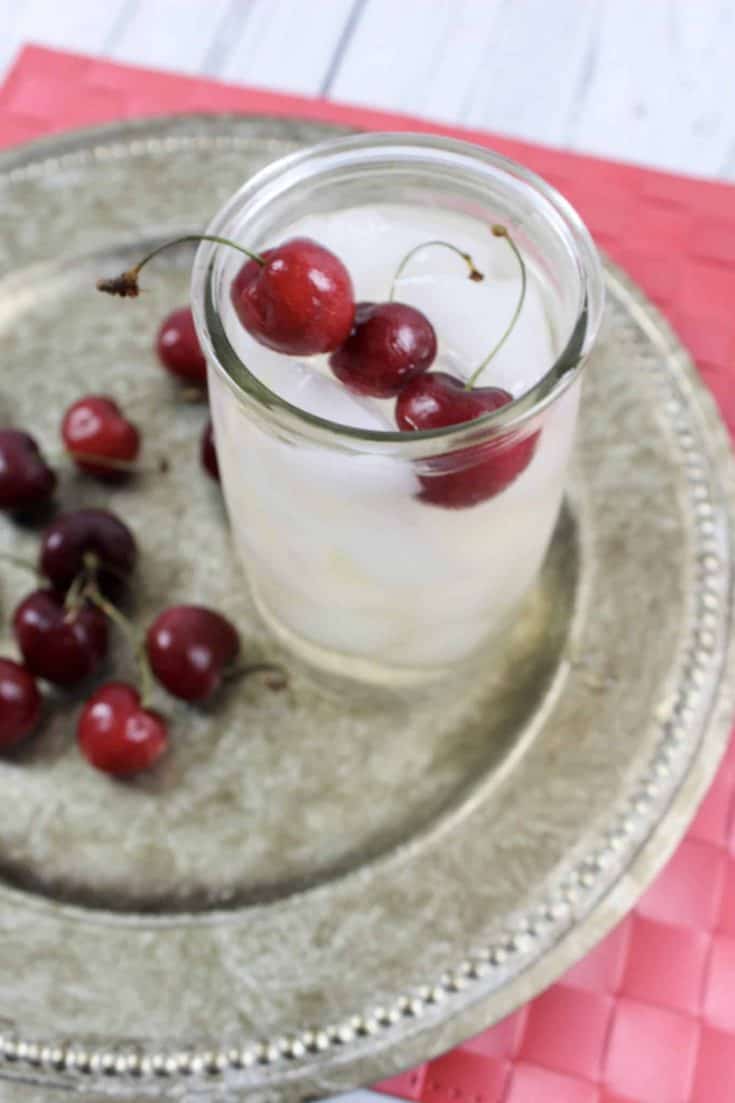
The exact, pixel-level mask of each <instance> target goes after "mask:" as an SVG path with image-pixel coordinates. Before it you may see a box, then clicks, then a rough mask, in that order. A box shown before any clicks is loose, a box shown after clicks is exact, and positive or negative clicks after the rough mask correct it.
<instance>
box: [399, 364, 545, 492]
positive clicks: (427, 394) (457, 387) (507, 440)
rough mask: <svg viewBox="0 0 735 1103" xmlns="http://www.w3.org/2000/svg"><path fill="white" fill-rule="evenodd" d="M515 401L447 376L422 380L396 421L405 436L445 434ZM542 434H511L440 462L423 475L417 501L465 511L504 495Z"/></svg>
mask: <svg viewBox="0 0 735 1103" xmlns="http://www.w3.org/2000/svg"><path fill="white" fill-rule="evenodd" d="M511 401H512V395H510V394H509V393H508V392H507V391H504V390H503V389H502V388H500V387H475V388H473V389H472V390H468V389H467V386H466V384H465V383H464V382H463V381H462V380H461V379H457V378H455V376H452V375H448V374H447V373H446V372H432V373H431V374H429V375H421V376H419V377H418V378H417V379H414V380H413V381H412V382H411V383H408V384H407V385H406V387H405V388H404V389H403V390H402V391H401V393H400V395H399V396H398V400H397V401H396V422H397V424H398V428H399V429H402V430H404V431H409V432H410V431H417V430H419V431H420V430H426V429H445V428H447V427H449V426H450V425H460V424H462V423H463V422H467V421H473V420H474V419H475V418H477V417H481V416H482V415H483V414H487V413H490V412H491V411H493V410H499V409H500V408H501V407H502V406H505V405H507V404H508V403H509V402H511ZM538 436H539V434H538V432H536V433H532V434H530V435H528V436H525V437H520V436H518V435H512V434H510V433H507V434H505V435H501V436H498V437H496V438H495V439H494V440H489V441H486V442H485V443H483V444H476V445H472V446H471V447H469V448H465V449H460V450H459V451H457V452H452V453H450V454H448V455H445V456H439V457H437V458H436V460H432V461H429V463H430V466H434V467H435V472H434V473H432V474H424V475H421V476H420V482H421V494H420V495H419V497H420V498H421V499H422V500H423V501H426V502H431V503H432V504H433V505H438V506H445V507H446V508H448V509H462V508H465V507H467V506H473V505H476V504H477V503H478V502H484V501H486V500H487V499H489V498H493V497H495V495H496V494H500V492H501V491H503V490H505V488H506V487H508V486H510V484H511V483H512V482H513V481H514V480H515V479H516V478H517V477H518V476H519V475H520V474H521V472H522V471H524V470H525V469H526V467H527V466H528V464H529V463H530V462H531V458H532V457H533V454H534V451H535V449H536V444H537V441H538Z"/></svg>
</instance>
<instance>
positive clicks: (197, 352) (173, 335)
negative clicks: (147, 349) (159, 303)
mask: <svg viewBox="0 0 735 1103" xmlns="http://www.w3.org/2000/svg"><path fill="white" fill-rule="evenodd" d="M156 352H157V353H158V358H159V360H160V361H161V363H162V364H163V366H164V368H166V369H167V370H168V371H170V372H171V374H172V375H175V376H178V378H179V379H183V380H185V381H186V382H187V383H196V384H199V385H200V386H203V387H204V386H206V383H207V361H206V360H205V358H204V353H203V352H202V348H201V345H200V344H199V338H198V337H197V332H196V329H195V328H194V318H193V317H192V313H191V310H189V307H188V306H182V307H180V309H178V310H172V311H171V313H170V314H169V315H168V316H167V317H166V318H164V320H163V322H162V323H161V328H160V329H159V331H158V336H157V337H156Z"/></svg>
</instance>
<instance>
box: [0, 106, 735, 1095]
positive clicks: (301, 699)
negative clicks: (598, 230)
mask: <svg viewBox="0 0 735 1103" xmlns="http://www.w3.org/2000/svg"><path fill="white" fill-rule="evenodd" d="M328 133H331V131H330V130H329V129H328V128H327V127H324V126H321V125H315V124H308V123H303V122H292V121H286V120H276V119H269V118H255V119H253V118H230V117H191V118H187V117H183V118H177V119H174V120H170V119H164V120H156V121H152V122H141V123H132V124H124V125H121V126H115V127H110V128H105V129H99V130H92V131H86V132H82V133H79V134H76V135H71V136H65V137H63V138H60V139H52V140H48V141H44V142H41V143H38V144H36V145H34V146H30V147H26V148H24V149H21V150H19V151H16V152H12V153H10V154H6V155H4V157H3V158H2V159H1V160H0V211H1V212H2V215H1V216H0V217H1V218H2V234H1V235H0V255H1V257H2V260H1V262H0V263H1V266H2V272H3V273H4V276H3V278H2V280H1V281H0V353H1V356H2V365H3V370H2V381H1V382H0V421H1V422H15V423H17V424H19V425H23V426H26V427H28V428H29V429H31V430H32V431H33V432H34V433H35V434H36V435H37V436H38V438H39V439H40V440H41V441H42V442H43V444H44V446H45V448H46V450H47V451H48V452H53V451H54V450H55V449H56V448H57V444H58V424H59V420H60V415H61V411H62V410H63V408H64V407H65V406H66V405H67V404H68V403H69V402H70V401H71V400H72V399H73V398H75V397H77V396H79V395H80V394H82V393H84V392H89V391H103V392H108V393H111V394H113V395H115V396H116V397H118V398H119V399H120V400H121V401H122V402H123V404H124V405H125V406H126V407H127V408H128V409H129V410H130V412H131V414H132V415H133V416H134V418H135V419H136V420H137V421H138V423H139V424H140V425H141V427H142V429H143V431H144V435H145V441H146V454H147V456H148V458H149V460H150V461H151V466H152V467H154V466H155V462H156V460H157V459H158V458H159V457H160V456H162V455H166V456H168V458H169V459H170V461H171V468H170V471H169V473H168V474H165V475H164V474H156V473H150V474H145V475H142V476H141V477H140V478H139V479H137V481H135V482H133V483H131V484H129V485H128V486H125V487H121V488H119V489H114V490H112V491H110V492H109V502H108V504H109V505H110V506H111V508H113V509H116V510H119V511H120V512H121V513H122V514H123V515H124V516H126V517H127V518H128V519H129V522H130V524H131V525H132V527H133V528H134V530H135V532H136V534H137V536H138V539H139V541H140V545H141V548H142V553H143V556H142V567H141V571H140V576H139V581H138V585H137V587H136V596H135V612H136V615H137V616H139V617H140V619H141V621H145V620H146V619H147V618H148V617H149V616H150V615H151V613H152V612H153V611H154V610H157V609H160V608H161V607H162V606H163V605H165V604H168V603H170V602H173V601H181V600H197V601H205V602H207V603H209V604H212V605H214V606H215V607H220V608H225V609H227V610H228V611H229V612H230V614H231V615H232V616H233V617H234V619H235V620H236V621H237V622H238V624H239V626H240V628H241V631H242V635H243V638H244V640H245V641H246V645H247V647H248V650H249V652H250V653H251V654H252V655H253V656H254V657H259V658H260V657H264V656H269V657H279V653H278V651H277V648H276V646H275V645H274V644H273V643H272V642H271V641H270V640H269V639H268V638H267V636H266V635H265V633H264V632H263V630H262V629H261V627H260V626H259V624H258V621H257V618H256V617H255V615H254V612H253V610H252V607H251V605H250V603H249V600H248V597H247V596H246V594H245V593H244V592H243V585H242V582H241V580H240V577H239V575H238V573H237V570H236V568H235V566H234V563H233V561H232V557H231V553H230V549H229V545H228V542H227V535H226V529H225V521H224V515H223V511H222V506H221V503H220V500H219V495H218V491H217V488H216V487H215V486H214V485H213V484H211V483H209V482H208V480H206V478H205V477H204V476H203V475H202V474H201V473H200V470H199V466H198V456H197V451H198V446H197V438H198V434H199V431H200V428H201V425H202V422H203V419H204V416H205V413H204V410H203V409H202V408H201V406H197V405H193V404H187V403H184V402H182V401H181V400H180V396H179V395H178V394H177V391H176V388H175V387H174V386H173V384H172V383H170V382H169V381H168V380H167V379H166V378H164V375H163V373H162V372H161V371H160V370H159V369H158V368H157V367H156V366H155V362H154V356H153V353H152V339H153V335H154V333H155V330H156V327H157V324H158V322H159V320H160V318H161V317H162V316H163V314H164V313H165V312H166V311H167V310H168V309H169V308H170V307H172V306H174V305H178V303H180V302H181V301H183V300H184V299H185V297H186V291H187V283H188V266H189V264H190V260H191V254H190V253H186V252H181V253H179V254H173V255H170V256H169V259H168V260H163V259H162V260H161V263H160V264H159V267H158V270H157V273H156V274H154V273H153V271H152V270H151V271H150V272H149V273H148V278H147V279H146V281H145V284H146V287H147V289H148V290H147V293H146V294H145V295H144V296H142V297H141V299H140V300H138V301H137V302H135V303H113V302H111V301H110V300H107V299H103V297H102V296H99V295H96V294H95V293H94V291H93V283H94V278H95V277H96V276H97V275H98V274H100V273H101V272H103V273H110V272H116V271H118V270H119V269H120V268H122V267H123V266H124V265H125V263H126V262H127V261H128V260H129V259H132V258H135V257H137V256H138V255H139V254H140V251H141V248H142V247H143V246H144V245H146V244H148V243H150V242H152V241H154V240H158V239H160V238H161V237H163V236H164V235H168V234H171V233H175V232H177V231H181V230H196V229H197V228H200V227H202V226H203V225H204V224H205V223H206V222H207V220H208V218H209V216H210V215H211V213H212V212H213V211H214V210H215V209H216V208H217V207H218V206H219V205H220V203H221V202H222V201H223V200H224V199H225V197H226V196H228V195H229V194H230V193H231V192H232V191H233V190H234V189H235V188H236V187H237V186H238V185H239V184H240V183H241V182H242V180H243V179H244V178H245V177H246V176H247V175H248V174H250V173H251V172H253V170H255V169H256V168H258V167H260V166H261V165H263V164H264V163H265V162H267V161H269V160H271V159H272V158H274V157H276V156H279V155H281V154H283V153H285V152H287V151H289V150H291V149H293V148H295V147H296V146H298V145H301V144H304V143H310V142H313V141H316V140H319V139H321V138H323V137H324V136H325V135H327V134H328ZM607 284H608V291H609V308H608V311H607V317H606V324H605V328H604V332H603V336H602V339H601V342H600V347H599V350H598V352H597V353H596V354H595V356H594V359H593V362H592V363H591V364H590V367H589V371H588V377H587V384H586V392H585V397H584V406H583V411H582V418H581V433H580V439H579V443H578V447H577V452H576V460H575V470H574V476H573V480H572V486H571V491H570V495H569V503H568V507H567V509H566V511H565V514H564V516H563V518H562V521H561V523H560V525H559V528H558V531H557V533H556V538H555V541H554V544H553V547H552V551H551V553H550V555H549V558H548V561H547V563H546V566H545V569H544V572H543V577H542V579H541V582H540V584H539V586H538V587H537V589H536V590H535V592H534V593H533V594H532V595H531V597H530V598H529V601H528V604H527V607H526V609H525V612H524V615H523V618H522V620H521V622H520V624H519V626H518V628H517V630H516V631H515V632H514V634H513V635H512V637H511V638H510V639H509V640H508V644H507V649H506V652H505V654H504V655H503V657H502V660H501V661H500V662H499V664H498V665H497V666H495V667H493V668H492V670H489V671H488V673H487V675H486V676H485V677H481V678H478V680H477V683H476V684H475V685H474V686H473V687H472V688H471V689H470V690H469V691H465V692H463V693H461V694H458V693H453V692H451V691H450V690H448V689H447V688H443V689H439V690H435V691H432V692H426V693H423V694H422V695H420V696H418V697H416V698H415V699H414V700H412V701H410V702H407V701H406V700H388V701H386V700H382V699H381V700H372V699H368V700H366V699H364V698H361V699H355V700H349V699H345V698H343V699H342V700H341V701H339V702H335V701H333V700H332V699H330V698H328V697H326V696H324V695H321V694H320V693H319V692H318V691H317V690H315V689H313V688H311V687H310V685H309V684H308V683H307V682H306V681H302V679H301V676H300V675H299V674H298V673H295V674H294V677H293V679H292V682H291V685H290V688H289V689H288V690H287V691H285V692H283V693H281V694H276V693H272V692H269V691H268V690H267V689H265V688H264V687H262V686H259V685H257V684H256V683H254V682H250V683H247V684H244V685H240V686H239V688H236V687H235V686H233V687H231V688H230V689H229V690H228V691H227V692H226V693H225V694H223V696H222V697H221V698H220V699H219V700H218V701H217V702H216V703H215V704H214V705H212V706H211V707H209V708H206V709H198V710H193V709H186V708H184V707H181V708H178V707H173V706H172V705H171V702H170V701H169V702H165V703H164V701H163V699H162V701H161V704H163V705H164V707H165V708H166V709H167V710H168V712H169V713H170V715H171V719H172V725H173V728H174V731H175V740H174V747H173V750H172V753H171V754H170V755H169V756H168V758H167V759H166V760H165V762H164V763H163V764H162V765H161V767H160V768H159V769H157V770H156V771H154V772H153V773H151V774H150V775H149V776H147V777H143V778H141V779H140V780H139V781H137V782H135V783H130V784H116V783H113V782H111V781H109V780H107V779H106V778H104V777H103V776H101V775H97V774H95V773H93V771H91V770H90V769H89V768H88V767H87V766H86V765H85V764H84V763H83V762H82V761H81V760H80V758H79V756H78V753H77V750H76V747H75V744H74V738H73V731H74V718H75V713H76V711H77V709H78V707H79V699H73V698H68V697H65V698H59V699H58V700H57V701H55V702H54V703H53V707H49V709H48V712H47V716H46V720H45V723H44V726H43V730H42V732H41V733H40V734H39V735H38V737H37V738H34V739H33V740H32V741H31V742H30V743H29V744H28V745H27V746H26V747H25V748H22V749H21V750H19V751H18V752H17V753H16V754H15V755H14V756H12V757H6V758H5V759H4V760H2V762H0V804H1V805H2V809H3V814H2V831H1V832H0V872H1V873H2V882H1V884H0V918H1V922H2V938H1V939H0V1017H1V1021H0V1032H1V1033H2V1038H1V1039H0V1065H1V1069H2V1073H3V1074H4V1075H5V1076H7V1077H15V1078H17V1079H22V1080H24V1081H26V1082H29V1081H30V1082H34V1083H37V1084H39V1085H45V1086H52V1085H58V1086H62V1087H75V1088H76V1089H77V1090H79V1091H81V1092H82V1093H85V1092H87V1093H89V1094H90V1095H94V1094H96V1093H100V1094H104V1095H108V1096H109V1095H113V1096H119V1097H120V1098H129V1099H133V1098H134V1099H136V1100H141V1099H145V1098H148V1097H151V1098H156V1099H161V1098H181V1097H183V1096H186V1097H187V1098H189V1097H191V1098H197V1097H199V1096H202V1097H205V1098H207V1099H233V1098H237V1097H238V1096H239V1095H240V1094H241V1093H242V1094H245V1093H247V1095H248V1098H251V1099H261V1100H266V1099H267V1100H271V1099H273V1100H275V1099H300V1098H305V1097H307V1096H309V1097H313V1096H315V1095H317V1094H327V1093H329V1092H332V1091H335V1090H337V1089H339V1088H343V1087H345V1086H349V1085H355V1084H358V1083H367V1082H370V1081H371V1080H374V1079H377V1078H379V1077H381V1076H384V1075H386V1074H389V1073H391V1072H393V1071H395V1070H397V1069H399V1068H403V1067H406V1066H408V1065H411V1064H412V1063H414V1062H417V1061H419V1060H421V1059H423V1058H425V1057H427V1056H429V1055H430V1054H435V1053H437V1052H439V1051H441V1050H445V1049H447V1048H448V1047H450V1046H452V1045H453V1044H454V1043H456V1042H458V1041H459V1040H460V1039H462V1038H464V1037H466V1036H468V1035H470V1034H472V1033H473V1032H475V1031H478V1030H480V1029H481V1028H482V1027H484V1026H486V1025H488V1024H489V1023H490V1022H492V1021H493V1020H496V1019H498V1018H500V1017H501V1016H502V1015H504V1014H506V1013H507V1012H509V1011H510V1010H511V1009H512V1008H514V1007H516V1006H517V1005H519V1004H521V1003H523V1002H524V1001H526V1000H527V999H529V998H530V997H531V996H533V995H534V994H535V993H536V992H538V991H539V990H540V989H541V988H543V987H544V986H546V985H547V984H549V983H550V982H551V981H552V980H553V979H554V978H555V977H557V976H558V975H559V974H560V973H561V972H562V971H563V970H564V969H565V968H566V967H567V966H568V965H569V964H570V963H571V962H572V961H574V960H575V959H577V958H579V957H580V956H581V955H582V954H583V953H584V952H585V951H586V950H587V949H588V948H589V947H591V946H592V945H593V944H594V943H595V942H596V941H597V940H598V939H599V938H600V937H601V936H602V935H603V934H604V933H605V931H606V930H608V928H610V927H611V926H612V924H613V923H614V922H615V921H616V919H618V918H619V917H620V916H621V915H622V914H623V913H624V912H625V910H626V909H627V908H629V907H630V905H631V904H632V902H633V901H634V899H635V898H636V897H637V896H638V894H639V893H640V892H641V890H642V889H643V888H644V886H645V885H646V884H647V883H648V882H649V881H650V880H651V878H652V877H653V876H654V874H655V873H656V871H657V870H658V869H659V868H660V866H661V865H662V863H663V862H664V861H665V859H666V858H667V856H668V855H669V854H670V852H671V851H672V849H673V848H674V846H675V845H676V843H677V841H678V840H679V838H680V836H681V835H682V832H683V831H684V829H685V826H686V823H687V821H688V819H689V818H690V817H691V814H692V812H693V810H694V808H695V806H696V804H697V802H698V800H699V799H700V797H701V796H702V794H703V793H704V790H705V788H706V786H707V783H708V782H709V780H710V778H711V777H712V775H713V773H714V770H715V768H716V766H717V762H718V760H719V757H720V755H721V752H722V750H723V748H724V746H725V742H726V738H727V734H728V725H729V719H730V715H731V709H732V704H733V700H732V698H733V692H732V675H733V649H732V646H731V615H732V570H731V566H730V562H731V546H730V541H731V539H732V520H733V505H734V493H733V487H734V486H735V482H734V480H733V464H732V460H731V456H730V448H729V443H728V440H727V436H726V433H725V431H724V429H723V427H722V425H721V423H720V421H719V419H718V417H717V414H716V412H715V408H714V405H713V403H712V401H711V399H710V397H709V395H708V394H707V393H706V391H705V390H704V388H703V387H702V385H701V384H700V383H699V380H698V378H697V376H696V373H695V371H694V370H693V368H692V365H691V362H690V360H689V358H688V356H687V354H686V353H685V351H684V350H683V349H682V348H681V346H680V345H679V343H678V342H677V341H676V339H675V338H674V336H673V334H672V333H671V331H670V330H669V328H668V327H667V326H666V324H665V323H664V322H663V320H662V319H661V317H660V316H659V315H658V314H657V312H656V311H655V310H654V309H653V308H652V307H651V306H650V305H649V304H648V303H647V302H646V301H645V299H644V298H643V296H642V295H641V293H640V292H639V291H638V290H637V289H636V288H635V287H634V286H632V285H631V283H630V282H629V281H628V280H626V279H625V277H624V276H622V275H621V273H620V272H618V271H616V270H615V269H614V268H612V267H608V269H607ZM107 496H108V492H106V491H102V490H101V489H100V487H99V486H97V485H94V484H92V483H90V482H89V481H86V480H84V479H82V478H81V477H77V476H75V475H74V474H73V473H71V472H69V471H68V470H67V471H65V473H64V476H63V478H62V483H61V491H60V502H61V504H62V505H63V506H65V507H70V506H73V505H77V504H82V503H85V504H99V503H101V502H102V501H104V499H105V498H106V497H107ZM36 543H37V533H36V532H34V531H33V530H30V529H27V528H19V527H17V526H14V525H13V524H11V523H10V522H8V521H7V520H2V521H0V547H2V548H4V549H6V550H12V551H14V552H16V553H17V554H21V555H31V556H33V555H34V554H35V547H36ZM27 588H28V581H27V579H26V578H25V577H24V576H23V575H22V574H21V572H20V571H16V570H14V569H13V568H10V567H4V568H3V571H2V586H1V589H0V601H1V602H2V613H3V617H2V629H1V630H0V631H1V632H2V633H3V634H4V635H5V636H6V637H8V638H5V639H3V640H2V641H1V644H2V651H3V652H4V653H7V648H8V647H9V646H11V645H10V643H9V627H8V620H9V614H10V611H11V610H12V608H13V606H14V604H15V602H16V601H17V600H18V598H19V597H20V596H21V595H22V593H23V592H24V591H25V590H26V589H27ZM126 664H127V660H126V658H125V657H124V655H123V654H116V655H115V656H113V659H112V662H111V667H112V669H114V670H115V672H116V673H117V674H124V673H125V671H126Z"/></svg>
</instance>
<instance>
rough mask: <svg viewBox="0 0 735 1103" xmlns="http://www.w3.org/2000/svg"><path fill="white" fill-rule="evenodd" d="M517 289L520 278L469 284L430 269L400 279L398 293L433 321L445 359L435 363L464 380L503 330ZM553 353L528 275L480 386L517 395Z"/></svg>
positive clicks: (537, 294)
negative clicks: (509, 328)
mask: <svg viewBox="0 0 735 1103" xmlns="http://www.w3.org/2000/svg"><path fill="white" fill-rule="evenodd" d="M519 291H520V277H518V276H516V277H515V278H511V279H486V280H484V281H483V282H482V283H472V282H470V281H469V280H458V279H457V278H456V276H454V277H453V276H437V275H436V274H434V273H432V274H431V275H425V276H415V277H411V278H410V279H406V280H404V281H402V288H401V297H402V299H403V300H404V302H407V303H410V304H411V305H412V306H415V307H417V308H418V309H419V310H422V311H423V312H424V314H426V316H427V318H430V319H431V322H432V325H433V326H434V329H435V330H436V333H437V336H438V338H439V349H440V352H441V355H442V359H444V360H446V361H448V362H449V364H447V363H445V364H443V365H442V364H440V365H438V366H439V367H444V368H445V370H449V371H453V372H454V373H455V374H459V375H461V376H462V378H463V379H468V378H469V376H470V375H471V374H472V372H473V371H474V369H475V368H476V367H477V366H478V365H479V364H481V363H482V361H483V360H484V359H485V357H486V356H487V354H488V352H489V351H490V350H491V349H492V348H493V347H494V345H495V344H496V343H497V342H498V341H499V340H500V338H501V337H502V335H503V333H504V332H505V329H506V328H507V326H508V323H509V322H510V320H511V318H512V317H513V312H514V311H515V308H516V304H517V302H518V295H519ZM553 356H554V354H553V347H552V342H551V334H550V331H549V324H548V320H547V317H546V312H545V310H544V306H543V302H542V300H541V295H540V292H539V291H538V288H537V287H536V284H535V282H534V281H533V279H532V278H531V279H529V281H528V285H527V288H526V297H525V301H524V304H523V309H522V310H521V313H520V316H519V318H518V321H517V322H516V324H515V326H514V327H513V330H512V332H511V334H510V336H509V337H508V339H507V341H506V342H505V343H504V345H503V347H502V348H501V349H500V351H499V352H498V353H497V354H496V355H495V356H494V357H493V359H492V360H491V361H490V363H489V364H488V366H487V368H486V369H485V371H484V372H483V373H482V375H481V376H480V379H479V380H478V384H479V385H483V386H496V387H504V388H505V389H506V390H507V391H510V393H511V394H513V395H514V396H515V397H516V398H517V397H518V396H519V395H522V394H524V393H525V392H526V391H527V390H529V389H530V388H531V387H532V386H534V384H535V383H537V382H538V380H539V379H541V378H542V376H543V375H545V373H546V372H547V371H548V369H549V368H550V367H551V365H552V363H553ZM449 365H451V367H450V366H449Z"/></svg>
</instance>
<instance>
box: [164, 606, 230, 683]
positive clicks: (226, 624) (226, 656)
mask: <svg viewBox="0 0 735 1103" xmlns="http://www.w3.org/2000/svg"><path fill="white" fill-rule="evenodd" d="M239 649H240V640H239V637H238V634H237V630H236V628H235V627H234V625H232V624H231V623H230V621H228V620H227V618H226V617H223V616H222V615H221V613H217V612H215V611H214V610H213V609H207V608H206V607H205V606H202V605H174V606H171V608H169V609H165V610H164V611H163V612H162V613H161V614H160V615H159V616H158V617H157V618H156V620H155V621H154V622H153V624H152V625H151V626H150V628H149V629H148V633H147V636H146V651H147V655H148V661H149V663H150V665H151V669H152V671H153V673H154V675H155V676H156V678H157V679H158V681H159V682H160V683H161V685H163V686H164V687H165V688H166V689H167V690H168V691H169V693H172V694H173V695H174V696H175V697H180V698H182V699H183V700H184V701H201V700H204V699H205V698H207V697H210V696H211V695H212V694H213V693H214V692H215V690H216V689H218V688H219V686H220V684H221V682H222V678H223V674H224V672H225V669H226V668H227V667H228V666H230V665H231V663H232V662H233V660H234V659H235V658H236V656H237V653H238V651H239Z"/></svg>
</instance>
